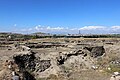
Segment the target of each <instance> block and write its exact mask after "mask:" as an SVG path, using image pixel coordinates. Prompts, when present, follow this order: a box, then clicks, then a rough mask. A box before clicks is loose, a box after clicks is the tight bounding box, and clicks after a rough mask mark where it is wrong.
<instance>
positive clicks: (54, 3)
mask: <svg viewBox="0 0 120 80" xmlns="http://www.w3.org/2000/svg"><path fill="white" fill-rule="evenodd" d="M78 30H81V33H86V34H87V33H119V31H120V0H0V31H1V32H19V33H32V32H47V33H63V34H64V33H78Z"/></svg>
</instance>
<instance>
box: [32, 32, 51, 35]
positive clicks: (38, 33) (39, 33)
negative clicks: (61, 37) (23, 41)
mask: <svg viewBox="0 0 120 80" xmlns="http://www.w3.org/2000/svg"><path fill="white" fill-rule="evenodd" d="M31 35H37V36H51V34H49V33H42V32H36V33H32V34H31Z"/></svg>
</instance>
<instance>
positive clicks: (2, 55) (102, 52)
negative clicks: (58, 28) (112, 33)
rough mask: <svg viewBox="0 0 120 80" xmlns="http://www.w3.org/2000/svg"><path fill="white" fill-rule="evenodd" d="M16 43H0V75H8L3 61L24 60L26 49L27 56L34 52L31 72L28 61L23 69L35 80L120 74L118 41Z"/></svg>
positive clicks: (106, 78) (95, 79)
mask: <svg viewBox="0 0 120 80" xmlns="http://www.w3.org/2000/svg"><path fill="white" fill-rule="evenodd" d="M18 44H19V45H18ZM18 44H17V46H14V45H15V44H9V45H7V46H11V48H10V49H9V48H6V47H3V46H4V44H3V45H2V47H1V48H0V66H1V67H0V76H3V75H4V76H5V74H4V73H6V75H8V74H11V73H10V72H11V71H9V69H8V73H7V71H6V69H5V67H4V64H5V61H6V60H14V59H13V56H14V55H16V53H19V54H20V56H22V57H24V56H26V57H25V58H28V57H27V56H28V54H27V53H26V51H29V48H30V51H29V52H30V54H31V51H32V52H34V53H35V58H36V59H35V60H34V61H32V62H34V64H35V66H34V68H35V70H33V71H31V70H29V69H27V68H28V67H27V65H29V64H31V63H29V61H28V62H27V60H28V59H25V60H26V62H27V63H26V62H25V67H24V68H25V69H26V70H28V71H30V73H31V74H34V77H35V78H36V80H110V77H111V75H112V74H113V72H116V71H117V72H120V67H119V66H120V45H119V44H120V39H119V38H41V39H31V40H29V41H24V42H20V43H18ZM5 46H6V45H5ZM21 46H22V47H21ZM23 46H26V47H29V48H25V49H24V48H23ZM24 53H26V54H27V55H26V54H24ZM17 56H19V55H18V54H17ZM29 57H30V56H29ZM38 57H39V60H38ZM21 61H22V59H21ZM43 61H45V62H43ZM48 61H50V63H49V62H48ZM40 62H41V63H40ZM32 64H33V63H32ZM37 65H38V66H37ZM32 68H33V67H32ZM30 69H31V68H30ZM37 70H39V71H37ZM21 74H22V73H21ZM0 79H1V78H0ZM1 80H3V79H1ZM5 80H7V79H5Z"/></svg>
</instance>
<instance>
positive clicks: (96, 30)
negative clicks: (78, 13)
mask: <svg viewBox="0 0 120 80" xmlns="http://www.w3.org/2000/svg"><path fill="white" fill-rule="evenodd" d="M79 30H80V32H81V33H82V34H111V33H120V26H111V27H107V26H84V27H81V28H75V27H74V28H69V27H50V26H41V25H37V26H35V27H31V28H28V29H27V28H25V29H21V30H17V31H18V32H21V33H34V32H44V33H59V34H68V33H70V34H78V33H79ZM17 31H16V32H17Z"/></svg>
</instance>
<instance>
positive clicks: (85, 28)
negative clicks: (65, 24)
mask: <svg viewBox="0 0 120 80" xmlns="http://www.w3.org/2000/svg"><path fill="white" fill-rule="evenodd" d="M105 28H106V27H105V26H85V27H82V28H80V30H96V29H105Z"/></svg>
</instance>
